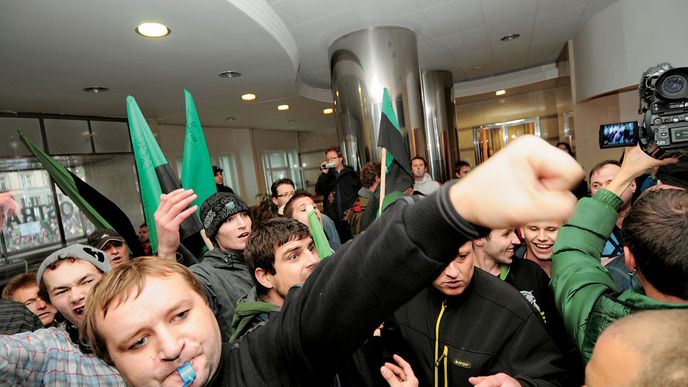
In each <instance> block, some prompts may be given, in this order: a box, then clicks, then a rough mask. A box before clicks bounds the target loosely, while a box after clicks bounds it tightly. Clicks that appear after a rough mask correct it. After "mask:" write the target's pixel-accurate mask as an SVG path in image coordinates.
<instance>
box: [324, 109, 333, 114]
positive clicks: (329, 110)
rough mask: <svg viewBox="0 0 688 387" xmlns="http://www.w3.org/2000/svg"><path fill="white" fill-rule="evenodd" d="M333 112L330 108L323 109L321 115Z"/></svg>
mask: <svg viewBox="0 0 688 387" xmlns="http://www.w3.org/2000/svg"><path fill="white" fill-rule="evenodd" d="M333 112H334V109H332V108H327V109H323V114H332V113H333Z"/></svg>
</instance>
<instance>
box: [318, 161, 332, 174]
mask: <svg viewBox="0 0 688 387" xmlns="http://www.w3.org/2000/svg"><path fill="white" fill-rule="evenodd" d="M334 167H335V163H333V162H332V161H323V162H322V164H320V170H321V171H322V173H327V172H329V170H330V169H334Z"/></svg>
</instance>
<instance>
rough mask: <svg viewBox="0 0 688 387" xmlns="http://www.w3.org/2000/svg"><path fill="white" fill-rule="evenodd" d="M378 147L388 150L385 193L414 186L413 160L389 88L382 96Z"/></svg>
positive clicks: (385, 161)
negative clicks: (395, 112) (400, 127)
mask: <svg viewBox="0 0 688 387" xmlns="http://www.w3.org/2000/svg"><path fill="white" fill-rule="evenodd" d="M377 145H378V146H381V147H384V148H386V149H387V157H386V160H384V163H385V169H386V176H385V178H386V182H385V191H386V192H387V194H391V193H392V192H395V191H399V192H403V191H405V190H406V189H407V188H408V187H410V186H411V185H413V172H412V171H411V158H410V157H409V151H408V146H406V143H405V142H404V138H403V136H402V134H401V130H400V129H399V123H398V121H397V117H396V115H395V114H394V107H393V106H392V99H391V98H390V97H389V92H388V91H387V88H385V89H384V94H383V96H382V116H381V117H380V129H379V131H378V136H377Z"/></svg>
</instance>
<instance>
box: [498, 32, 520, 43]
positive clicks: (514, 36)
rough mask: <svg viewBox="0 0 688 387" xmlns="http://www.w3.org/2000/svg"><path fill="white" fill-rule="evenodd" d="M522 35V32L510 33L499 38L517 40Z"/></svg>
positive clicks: (505, 40) (503, 40) (506, 40)
mask: <svg viewBox="0 0 688 387" xmlns="http://www.w3.org/2000/svg"><path fill="white" fill-rule="evenodd" d="M520 37H521V34H509V35H506V36H502V37H501V39H499V40H501V41H502V42H508V41H510V40H516V39H518V38H520Z"/></svg>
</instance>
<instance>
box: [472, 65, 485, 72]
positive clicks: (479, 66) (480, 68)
mask: <svg viewBox="0 0 688 387" xmlns="http://www.w3.org/2000/svg"><path fill="white" fill-rule="evenodd" d="M482 68H483V65H475V66H473V70H475V71H478V70H482Z"/></svg>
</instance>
